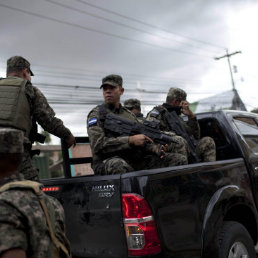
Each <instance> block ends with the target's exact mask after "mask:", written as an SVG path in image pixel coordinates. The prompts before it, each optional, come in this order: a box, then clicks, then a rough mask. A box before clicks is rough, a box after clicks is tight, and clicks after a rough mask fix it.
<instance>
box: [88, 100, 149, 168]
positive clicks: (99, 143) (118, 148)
mask: <svg viewBox="0 0 258 258" xmlns="http://www.w3.org/2000/svg"><path fill="white" fill-rule="evenodd" d="M104 105H105V108H106V111H107V112H111V113H113V114H115V115H117V116H120V117H122V118H125V119H128V120H131V121H134V122H138V123H139V121H138V120H137V118H136V116H135V115H134V114H133V113H131V112H130V111H129V110H128V109H127V108H124V107H122V106H120V107H119V108H118V109H115V108H114V107H113V106H111V105H108V104H104ZM87 129H88V135H89V140H90V145H91V150H92V154H93V169H94V165H96V164H97V163H98V162H101V161H103V160H104V159H106V158H110V157H114V156H119V157H122V158H125V157H126V158H128V157H131V156H132V155H134V154H135V153H136V152H137V153H138V154H139V151H141V150H142V151H143V153H141V154H142V155H144V153H152V148H153V144H146V146H145V147H144V148H140V147H138V148H137V147H132V146H130V145H129V136H118V137H110V135H109V136H108V137H107V133H106V132H105V130H104V123H103V121H101V119H100V112H99V106H97V107H95V108H94V109H92V110H91V112H90V113H89V115H88V119H87Z"/></svg>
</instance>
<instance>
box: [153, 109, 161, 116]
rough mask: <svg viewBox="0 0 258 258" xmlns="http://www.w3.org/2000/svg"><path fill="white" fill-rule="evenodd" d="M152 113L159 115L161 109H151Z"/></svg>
mask: <svg viewBox="0 0 258 258" xmlns="http://www.w3.org/2000/svg"><path fill="white" fill-rule="evenodd" d="M151 114H153V115H159V111H158V110H157V109H153V110H152V111H151Z"/></svg>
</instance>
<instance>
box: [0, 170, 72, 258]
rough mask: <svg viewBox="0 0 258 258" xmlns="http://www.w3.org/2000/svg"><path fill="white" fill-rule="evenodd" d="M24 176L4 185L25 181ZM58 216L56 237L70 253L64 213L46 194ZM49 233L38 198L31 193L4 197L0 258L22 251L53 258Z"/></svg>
mask: <svg viewBox="0 0 258 258" xmlns="http://www.w3.org/2000/svg"><path fill="white" fill-rule="evenodd" d="M22 180H24V178H23V176H22V175H20V174H16V175H13V176H11V177H9V178H6V179H4V181H3V182H1V185H0V186H2V185H3V184H4V183H9V182H15V181H22ZM43 198H44V201H45V203H46V205H47V207H48V209H49V206H50V205H51V204H52V205H53V207H54V213H55V214H54V216H55V235H56V237H57V239H58V240H59V241H60V242H61V243H62V244H64V245H65V246H66V248H67V249H68V250H69V242H68V240H67V238H66V236H65V232H64V231H65V226H64V210H63V207H62V206H61V204H60V203H59V202H58V201H57V200H56V199H54V198H52V197H50V196H47V195H45V194H44V193H43ZM51 243H52V242H51V239H50V236H49V229H48V226H47V222H46V218H45V215H44V212H43V210H42V207H41V205H40V203H39V200H38V197H37V196H36V194H35V193H34V192H33V191H32V190H30V189H10V190H7V191H4V192H2V193H0V256H1V255H2V254H3V253H4V252H5V251H7V250H9V249H14V248H21V249H23V250H24V251H25V252H26V255H27V257H37V258H43V257H44V258H51V257H52V256H51V254H50V253H48V252H49V246H50V244H51Z"/></svg>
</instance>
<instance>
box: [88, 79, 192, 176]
mask: <svg viewBox="0 0 258 258" xmlns="http://www.w3.org/2000/svg"><path fill="white" fill-rule="evenodd" d="M106 78H107V79H106ZM117 78H118V79H119V82H120V84H118V83H117V85H120V86H122V84H121V83H122V78H121V77H120V76H117V75H110V76H107V77H105V78H104V79H103V80H102V82H103V83H105V82H106V80H110V81H111V82H110V83H113V82H114V83H116V80H117ZM120 78H121V79H120ZM111 85H112V84H111ZM104 107H105V110H106V112H111V113H113V114H115V115H117V116H119V117H122V118H125V119H128V120H131V121H134V122H138V120H137V118H136V117H135V115H134V114H132V113H131V112H130V111H129V110H128V109H126V108H124V107H122V106H121V105H120V107H119V108H114V106H112V105H110V104H104ZM87 126H88V127H87V129H88V135H89V139H90V145H91V149H92V153H93V164H92V168H93V170H94V172H95V173H96V174H117V173H125V172H129V171H135V170H141V169H148V168H158V167H166V166H175V165H181V164H186V163H187V159H186V157H185V156H183V155H180V154H176V153H166V154H165V157H164V158H162V159H160V158H159V157H158V156H156V155H154V154H153V147H155V145H154V144H146V145H145V147H136V146H130V145H129V136H119V137H114V136H112V135H107V134H106V132H105V130H104V125H103V121H102V119H101V114H100V107H99V106H97V107H95V108H94V109H93V110H92V111H91V112H90V113H89V115H88V119H87Z"/></svg>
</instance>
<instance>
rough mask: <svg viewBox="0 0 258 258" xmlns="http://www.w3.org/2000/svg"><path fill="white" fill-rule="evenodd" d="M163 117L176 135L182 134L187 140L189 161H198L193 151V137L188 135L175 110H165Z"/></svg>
mask: <svg viewBox="0 0 258 258" xmlns="http://www.w3.org/2000/svg"><path fill="white" fill-rule="evenodd" d="M165 117H166V119H167V122H168V123H169V126H170V128H171V130H172V131H173V132H175V133H176V134H177V135H179V136H182V137H183V138H184V139H185V140H186V141H187V143H188V146H189V151H190V157H189V159H190V163H197V162H200V159H199V158H198V156H197V154H196V151H195V145H196V144H195V141H196V140H195V139H194V138H193V136H191V137H190V136H189V135H188V133H187V131H186V129H185V127H184V126H183V125H182V124H181V121H180V119H179V117H178V115H177V114H176V112H175V111H172V112H166V115H165Z"/></svg>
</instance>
